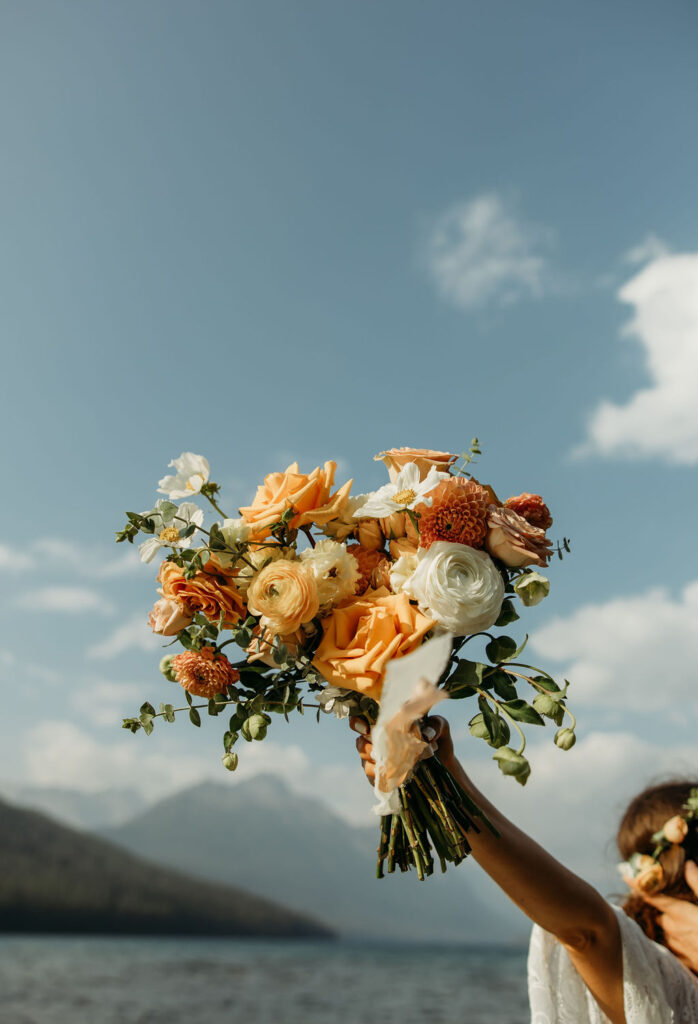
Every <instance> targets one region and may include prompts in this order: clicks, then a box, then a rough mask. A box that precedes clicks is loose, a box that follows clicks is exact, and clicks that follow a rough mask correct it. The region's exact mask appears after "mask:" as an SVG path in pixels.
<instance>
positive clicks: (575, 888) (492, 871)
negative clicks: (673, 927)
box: [350, 717, 625, 1024]
mask: <svg viewBox="0 0 698 1024" xmlns="http://www.w3.org/2000/svg"><path fill="white" fill-rule="evenodd" d="M350 724H351V727H352V729H354V730H355V731H356V732H360V733H363V735H361V736H359V739H358V740H357V741H356V746H357V749H358V751H359V756H360V757H361V760H362V762H363V765H364V770H365V772H366V775H367V776H368V778H369V779H370V780H371V781H373V779H374V777H375V764H374V761H373V757H372V749H373V748H372V744H371V738H370V734H366V729H367V726H366V723H365V722H364V721H363V720H362V719H351V722H350ZM430 729H433V730H434V734H433V736H432V735H431V734H430V732H429V730H430ZM424 736H425V738H426V739H428V740H432V741H433V743H432V745H436V747H437V751H438V756H439V759H440V760H441V761H442V763H443V764H444V765H445V766H446V767H447V768H448V770H449V771H450V772H451V774H452V775H453V776H454V777H455V778H456V779H457V781H458V782H459V784H460V785H461V786H462V787H463V789H464V790H465V791H466V792H467V793H468V794H469V795H470V796H471V797H472V798H473V800H475V802H476V803H477V805H478V806H479V807H480V808H482V810H483V811H484V813H485V814H486V815H487V816H488V818H489V819H490V821H491V822H492V824H493V825H494V826H495V828H496V829H497V831H498V832H499V838H497V837H496V836H493V835H492V834H491V833H490V832H489V831H488V830H487V829H483V830H482V831H481V832H480V833H477V834H476V833H471V834H470V835H469V836H468V839H469V841H470V843H471V845H472V856H473V857H474V858H475V860H476V861H477V862H478V864H480V866H481V867H482V868H483V869H484V870H485V871H486V872H487V874H488V875H489V876H490V878H492V879H493V880H494V881H495V882H496V883H497V885H498V886H499V887H500V888H501V889H502V890H503V891H504V892H505V893H506V894H507V896H508V897H509V898H510V899H511V900H513V902H514V903H515V904H516V905H517V906H518V907H519V908H520V909H521V910H522V911H523V912H524V914H526V915H527V916H528V917H530V918H531V920H532V921H534V922H535V923H536V924H538V925H540V926H541V928H544V929H545V931H547V932H550V933H551V934H552V935H554V936H555V937H556V938H557V939H558V941H559V942H561V943H562V945H563V946H564V947H565V949H566V950H567V952H568V954H569V956H570V959H571V960H572V963H573V964H574V966H575V967H576V969H577V971H578V973H579V974H580V976H581V977H582V979H583V980H584V982H585V983H586V985H587V988H588V989H589V991H590V992H591V994H592V995H593V996H594V998H595V999H596V1002H597V1003H598V1004H599V1006H600V1007H601V1009H602V1010H603V1011H604V1013H605V1014H606V1016H607V1017H608V1018H609V1020H610V1021H611V1022H612V1024H625V1011H624V1007H623V952H622V944H621V937H620V928H619V925H618V921H617V919H616V916H615V913H614V912H613V910H612V909H611V907H610V906H609V905H608V903H606V901H605V900H604V899H603V898H602V897H601V896H600V895H599V893H598V892H597V891H596V890H595V889H594V888H592V886H590V885H588V884H587V883H586V882H585V881H583V879H581V878H578V877H577V875H575V874H573V873H572V872H571V871H569V870H568V869H567V868H566V867H565V866H564V865H563V864H560V863H559V862H558V861H556V860H555V859H554V857H551V855H550V854H549V853H548V852H547V851H546V850H544V849H543V848H542V847H541V846H539V845H538V844H537V843H536V842H534V841H533V839H531V838H529V836H527V835H525V833H523V832H521V830H520V829H518V828H517V827H516V826H515V825H514V824H512V822H510V821H509V820H508V819H507V818H505V817H504V815H503V814H501V813H500V812H499V811H498V810H497V808H496V807H494V806H493V805H492V804H491V803H490V802H489V800H487V799H486V797H485V796H483V794H482V793H480V792H479V791H478V790H477V788H476V787H475V786H474V785H473V783H472V781H471V780H470V779H469V778H468V776H467V774H466V772H465V770H464V769H463V766H462V765H461V764H460V762H459V761H458V760H457V758H456V756H455V754H454V752H453V743H452V741H451V734H450V731H449V727H448V722H446V720H445V719H444V718H440V717H434V718H429V719H428V721H427V727H426V728H425V730H424Z"/></svg>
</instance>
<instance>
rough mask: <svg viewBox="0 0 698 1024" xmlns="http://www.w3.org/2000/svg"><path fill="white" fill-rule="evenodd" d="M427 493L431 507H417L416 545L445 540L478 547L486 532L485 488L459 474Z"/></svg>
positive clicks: (428, 545)
mask: <svg viewBox="0 0 698 1024" xmlns="http://www.w3.org/2000/svg"><path fill="white" fill-rule="evenodd" d="M430 496H431V498H432V503H431V507H429V508H423V509H422V508H420V510H419V511H420V512H421V518H420V520H419V546H420V547H422V548H428V547H431V545H432V544H433V543H434V541H437V540H445V541H450V542H451V543H452V544H467V545H468V546H469V547H471V548H481V547H482V545H483V544H484V542H485V537H486V536H487V508H488V506H489V504H490V496H489V494H488V492H487V490H486V489H485V488H484V487H481V486H480V484H476V483H475V482H474V481H473V480H464V479H462V478H460V479H454V480H445V481H444V482H443V483H440V484H439V486H438V487H436V488H434V490H433V491H432V492H431V495H430Z"/></svg>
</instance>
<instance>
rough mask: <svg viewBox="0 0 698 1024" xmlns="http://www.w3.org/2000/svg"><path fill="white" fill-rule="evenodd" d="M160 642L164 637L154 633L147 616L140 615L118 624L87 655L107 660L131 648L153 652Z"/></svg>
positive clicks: (89, 649)
mask: <svg viewBox="0 0 698 1024" xmlns="http://www.w3.org/2000/svg"><path fill="white" fill-rule="evenodd" d="M158 644H162V637H157V636H155V635H154V634H153V633H152V631H151V629H150V627H149V626H148V623H147V621H146V619H145V616H138V617H137V618H133V619H130V620H129V621H128V622H124V623H123V624H122V625H121V626H117V628H116V629H115V630H113V632H111V633H110V634H109V636H108V637H106V639H104V640H103V641H102V642H101V643H97V644H93V645H92V647H90V648H88V650H87V657H88V658H97V659H99V660H106V659H108V658H116V657H117V656H118V655H119V654H124V653H125V652H126V651H131V650H135V651H148V652H152V651H153V650H155V649H156V648H157V646H158Z"/></svg>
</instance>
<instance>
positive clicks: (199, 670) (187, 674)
mask: <svg viewBox="0 0 698 1024" xmlns="http://www.w3.org/2000/svg"><path fill="white" fill-rule="evenodd" d="M172 671H173V672H174V676H175V679H176V680H177V682H178V683H179V684H180V686H183V687H184V689H185V690H188V691H189V693H193V694H195V695H196V696H197V697H205V698H206V699H210V698H211V697H213V696H214V694H216V693H225V689H226V687H227V686H228V685H229V684H231V683H237V681H238V679H239V678H240V673H239V672H238V671H237V670H236V669H234V668H233V666H232V665H231V664H230V662H229V661H228V659H227V658H226V657H225V655H224V654H218V655H217V654H216V648H215V647H202V648H201V650H200V651H184V652H183V653H182V654H175V656H174V658H173V659H172Z"/></svg>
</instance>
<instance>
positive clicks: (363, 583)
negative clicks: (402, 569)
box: [347, 544, 387, 594]
mask: <svg viewBox="0 0 698 1024" xmlns="http://www.w3.org/2000/svg"><path fill="white" fill-rule="evenodd" d="M347 551H348V552H349V554H350V555H353V556H354V558H355V559H356V561H357V562H358V565H359V572H360V573H361V576H360V577H359V580H358V582H357V584H356V590H355V593H356V594H364V593H365V592H366V591H367V590H368V588H369V587H370V586H372V585H373V583H372V580H373V574H374V572H375V571H376V570H377V569H378V567H379V566H380V565H381V563H382V562H385V561H387V559H386V557H385V552H384V551H375V550H374V549H373V548H365V547H364V546H363V545H362V544H350V545H349V547H348V548H347Z"/></svg>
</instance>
